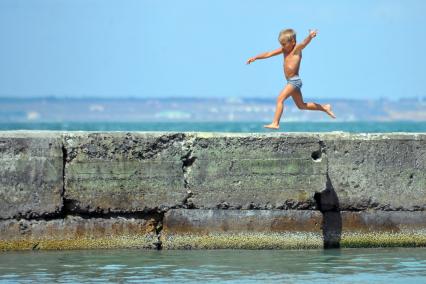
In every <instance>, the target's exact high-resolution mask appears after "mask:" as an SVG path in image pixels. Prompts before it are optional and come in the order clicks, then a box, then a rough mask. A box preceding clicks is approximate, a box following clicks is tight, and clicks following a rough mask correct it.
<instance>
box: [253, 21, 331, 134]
mask: <svg viewBox="0 0 426 284" xmlns="http://www.w3.org/2000/svg"><path fill="white" fill-rule="evenodd" d="M316 35H317V30H309V35H308V37H307V38H305V39H304V40H303V41H302V43H299V44H297V43H296V33H295V31H294V30H292V29H286V30H282V31H281V32H280V35H279V37H278V41H279V42H280V43H281V47H280V48H278V49H276V50H273V51H270V52H264V53H262V54H259V55H257V56H255V57H252V58H250V59H249V60H247V64H250V63H252V62H254V61H255V60H257V59H265V58H269V57H271V56H275V55H278V54H281V53H283V54H284V75H285V77H286V79H287V85H286V86H285V87H284V89H283V90H282V91H281V93H280V95H279V96H278V99H277V108H276V110H275V115H274V120H273V121H272V123H271V124H268V125H265V126H264V127H266V128H271V129H278V128H279V127H280V119H281V114H282V112H283V104H284V101H285V100H286V99H287V98H288V97H290V96H291V97H292V98H293V100H294V102H295V103H296V106H297V107H298V108H299V109H308V110H320V111H323V112H325V113H327V114H328V115H329V116H331V117H332V118H336V116H335V115H334V113H333V112H332V111H331V106H330V105H329V104H326V105H320V104H317V103H305V102H304V101H303V97H302V93H301V92H300V89H301V88H302V80H301V79H300V77H299V67H300V61H301V60H302V49H304V48H305V47H306V46H307V45H308V44H309V43H310V42H311V40H312V39H313V38H314V37H316Z"/></svg>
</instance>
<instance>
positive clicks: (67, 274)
mask: <svg viewBox="0 0 426 284" xmlns="http://www.w3.org/2000/svg"><path fill="white" fill-rule="evenodd" d="M257 281H259V282H260V281H261V282H266V283H268V282H278V283H295V282H297V283H312V282H315V283H426V248H392V249H385V248H382V249H341V250H260V251H256V250H244V251H243V250H207V251H205V250H203V251H201V250H198V251H197V250H195V251H145V250H94V251H93V250H92V251H34V252H3V253H0V283H28V282H37V283H53V282H55V283H56V282H59V283H81V282H85V283H112V282H114V283H132V282H143V283H153V282H156V283H160V282H168V283H172V282H174V283H175V282H186V283H195V282H200V283H205V282H214V283H253V282H257Z"/></svg>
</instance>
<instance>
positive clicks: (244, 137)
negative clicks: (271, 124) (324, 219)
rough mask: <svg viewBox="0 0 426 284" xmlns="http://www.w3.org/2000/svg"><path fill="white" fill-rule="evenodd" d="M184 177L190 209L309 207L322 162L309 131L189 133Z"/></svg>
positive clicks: (320, 184)
mask: <svg viewBox="0 0 426 284" xmlns="http://www.w3.org/2000/svg"><path fill="white" fill-rule="evenodd" d="M190 139H191V141H192V144H191V149H192V152H191V157H192V159H193V160H192V161H193V162H192V164H191V167H188V168H187V171H186V180H187V183H188V187H189V188H190V189H191V190H192V192H193V196H192V198H191V199H190V202H192V203H193V204H194V206H195V207H196V208H206V209H208V208H233V209H240V208H242V209H253V208H254V209H272V208H281V209H313V208H314V206H315V202H314V200H313V196H314V193H315V192H316V191H321V190H323V189H324V187H325V181H326V171H327V161H326V159H323V156H322V148H321V144H320V143H319V139H318V137H315V136H313V135H310V136H308V135H297V136H296V135H291V136H289V135H286V134H282V135H264V134H263V135H262V134H229V133H228V134H226V133H223V134H210V133H199V134H195V135H192V137H191V138H190Z"/></svg>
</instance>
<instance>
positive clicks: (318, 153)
mask: <svg viewBox="0 0 426 284" xmlns="http://www.w3.org/2000/svg"><path fill="white" fill-rule="evenodd" d="M321 154H322V153H321V150H318V151H314V152H312V155H311V157H312V160H314V161H316V162H319V161H321Z"/></svg>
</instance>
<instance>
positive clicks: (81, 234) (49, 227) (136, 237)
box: [0, 216, 158, 250]
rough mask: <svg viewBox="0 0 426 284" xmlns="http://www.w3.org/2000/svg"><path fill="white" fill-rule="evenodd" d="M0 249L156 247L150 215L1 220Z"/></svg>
mask: <svg viewBox="0 0 426 284" xmlns="http://www.w3.org/2000/svg"><path fill="white" fill-rule="evenodd" d="M0 236H1V241H0V250H30V249H83V248H84V249H88V248H156V246H157V243H158V238H157V235H156V220H155V219H153V218H148V219H141V218H137V219H135V218H89V219H87V218H82V217H78V216H69V217H67V218H65V219H56V220H50V221H46V220H19V221H18V220H4V221H0Z"/></svg>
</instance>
